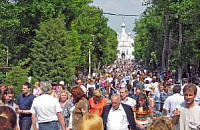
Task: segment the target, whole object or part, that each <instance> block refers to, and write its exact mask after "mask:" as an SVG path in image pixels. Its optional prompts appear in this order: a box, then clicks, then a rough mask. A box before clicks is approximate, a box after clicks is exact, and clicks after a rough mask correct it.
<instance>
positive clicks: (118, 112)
mask: <svg viewBox="0 0 200 130" xmlns="http://www.w3.org/2000/svg"><path fill="white" fill-rule="evenodd" d="M102 118H103V124H104V128H105V130H129V129H131V130H135V129H136V124H135V118H134V114H133V110H132V108H131V107H130V106H129V105H126V104H123V103H120V95H118V94H113V95H112V96H111V104H110V105H107V106H105V107H104V109H103V113H102Z"/></svg>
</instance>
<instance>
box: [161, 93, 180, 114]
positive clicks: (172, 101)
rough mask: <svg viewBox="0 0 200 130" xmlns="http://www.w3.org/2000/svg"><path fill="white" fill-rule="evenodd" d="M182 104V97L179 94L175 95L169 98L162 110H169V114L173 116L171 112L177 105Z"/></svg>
mask: <svg viewBox="0 0 200 130" xmlns="http://www.w3.org/2000/svg"><path fill="white" fill-rule="evenodd" d="M183 102H184V97H183V96H182V95H180V94H179V93H175V94H173V95H172V96H169V97H168V98H167V99H166V100H165V102H164V106H163V109H166V110H169V111H170V112H169V114H173V111H174V110H175V108H176V107H177V105H180V104H181V103H183Z"/></svg>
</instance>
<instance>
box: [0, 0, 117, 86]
mask: <svg viewBox="0 0 200 130" xmlns="http://www.w3.org/2000/svg"><path fill="white" fill-rule="evenodd" d="M91 2H92V0H31V1H24V0H22V1H20V0H19V1H18V3H15V4H14V3H9V2H7V1H6V0H4V1H1V3H0V11H1V13H0V36H1V38H0V49H1V53H0V66H6V58H7V56H6V55H7V48H8V61H9V62H8V67H15V66H21V67H22V68H24V67H30V69H31V73H30V74H32V79H34V81H37V80H53V81H58V80H64V81H66V82H67V83H70V82H71V80H72V75H73V74H75V73H76V70H75V68H78V67H79V66H85V67H87V66H88V50H89V48H90V50H91V57H92V58H91V59H92V68H94V67H96V66H94V63H100V65H101V66H102V65H104V64H108V63H111V62H112V61H114V60H115V59H116V53H117V52H116V51H117V49H116V47H117V38H116V33H115V32H114V31H113V30H112V29H111V28H109V27H108V26H107V19H106V18H105V17H104V16H103V11H102V10H101V9H99V8H97V7H93V6H90V5H89V4H90V3H91ZM91 42H92V44H90V43H91ZM96 65H97V64H96ZM10 71H11V70H8V69H3V70H1V72H0V78H1V79H0V80H1V81H5V77H6V75H5V74H6V72H7V73H9V72H10ZM79 71H82V70H79ZM79 73H81V72H79Z"/></svg>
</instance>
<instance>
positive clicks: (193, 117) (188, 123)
mask: <svg viewBox="0 0 200 130" xmlns="http://www.w3.org/2000/svg"><path fill="white" fill-rule="evenodd" d="M183 95H184V100H185V101H184V102H183V103H181V104H180V105H178V106H177V107H176V109H175V111H174V115H175V116H173V117H172V123H173V124H174V125H176V124H177V123H178V126H177V127H176V130H199V129H200V116H199V115H200V106H199V105H198V104H196V103H195V101H194V99H195V97H196V95H197V87H196V85H194V84H187V85H185V87H184V88H183Z"/></svg>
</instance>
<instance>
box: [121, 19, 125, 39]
mask: <svg viewBox="0 0 200 130" xmlns="http://www.w3.org/2000/svg"><path fill="white" fill-rule="evenodd" d="M121 27H122V36H123V35H125V34H126V32H125V23H124V22H122V26H121Z"/></svg>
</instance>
